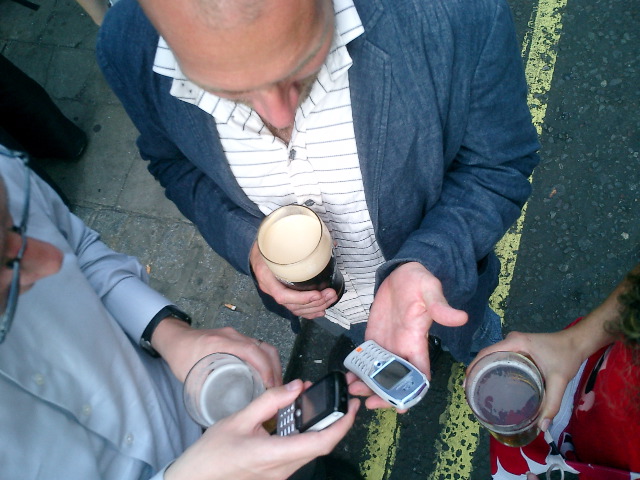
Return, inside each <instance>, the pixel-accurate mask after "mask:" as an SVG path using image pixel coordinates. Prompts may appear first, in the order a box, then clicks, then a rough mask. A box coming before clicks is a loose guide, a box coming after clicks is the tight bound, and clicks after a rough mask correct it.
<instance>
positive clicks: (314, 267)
mask: <svg viewBox="0 0 640 480" xmlns="http://www.w3.org/2000/svg"><path fill="white" fill-rule="evenodd" d="M258 249H259V250H260V254H261V255H262V258H263V259H264V261H265V262H266V264H267V266H268V267H269V269H270V270H271V272H272V273H273V274H274V275H275V276H276V278H277V279H278V280H280V282H282V283H283V284H285V285H286V286H288V287H289V288H292V289H294V290H323V289H325V288H333V289H334V290H335V291H336V293H337V294H338V301H339V300H340V298H341V297H342V294H343V293H344V278H343V277H342V274H341V273H340V269H339V268H338V266H337V265H336V259H335V255H334V252H333V241H332V239H331V234H330V233H329V230H328V229H327V226H326V225H325V224H324V223H323V222H322V220H321V219H320V217H318V215H316V213H315V212H314V211H313V210H311V209H309V208H307V207H304V206H302V205H287V206H285V207H280V208H278V209H277V210H274V211H273V212H271V213H270V214H269V215H267V216H266V217H265V218H264V220H263V221H262V223H261V224H260V228H259V230H258ZM336 303H337V302H336Z"/></svg>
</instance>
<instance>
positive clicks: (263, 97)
mask: <svg viewBox="0 0 640 480" xmlns="http://www.w3.org/2000/svg"><path fill="white" fill-rule="evenodd" d="M299 98H300V92H299V91H298V88H297V87H296V85H295V84H288V85H274V86H272V87H269V88H268V89H265V90H261V91H259V92H257V94H256V96H255V98H253V99H252V100H253V101H252V107H253V108H254V110H255V111H256V112H257V113H258V115H260V118H262V120H263V121H265V122H267V123H269V124H270V125H272V126H273V127H275V128H278V129H284V128H287V127H290V126H291V125H293V120H294V119H295V116H296V109H297V108H298V100H299Z"/></svg>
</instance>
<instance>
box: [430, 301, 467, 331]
mask: <svg viewBox="0 0 640 480" xmlns="http://www.w3.org/2000/svg"><path fill="white" fill-rule="evenodd" d="M428 312H429V315H430V316H431V318H432V319H433V321H434V322H436V323H439V324H440V325H444V326H446V327H459V326H461V325H464V324H465V323H467V320H468V316H467V313H466V312H464V311H462V310H457V309H455V308H453V307H450V306H449V305H448V304H447V303H446V302H434V303H432V304H430V305H429V306H428Z"/></svg>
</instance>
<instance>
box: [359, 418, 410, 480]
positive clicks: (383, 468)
mask: <svg viewBox="0 0 640 480" xmlns="http://www.w3.org/2000/svg"><path fill="white" fill-rule="evenodd" d="M375 415H376V416H375V418H374V419H373V420H372V421H371V422H370V423H369V425H368V432H367V446H366V448H365V452H364V458H365V459H366V460H365V461H364V462H362V463H361V464H360V473H361V474H362V476H363V477H365V478H366V479H369V480H372V479H376V480H383V479H387V478H389V475H390V474H391V467H392V466H393V463H394V462H395V459H396V445H397V444H398V442H399V441H400V424H399V423H398V414H397V413H396V411H395V410H390V409H385V410H376V412H375Z"/></svg>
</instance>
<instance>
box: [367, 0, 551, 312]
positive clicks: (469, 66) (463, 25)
mask: <svg viewBox="0 0 640 480" xmlns="http://www.w3.org/2000/svg"><path fill="white" fill-rule="evenodd" d="M432 3H438V2H432ZM468 3H469V2H458V1H453V2H439V5H445V6H444V7H443V8H445V9H446V8H451V9H455V8H457V9H458V10H457V11H454V12H453V13H451V12H449V14H450V16H449V18H450V19H451V18H453V19H452V20H450V22H451V23H450V25H449V26H448V28H447V29H446V30H448V33H449V34H450V35H451V38H450V39H449V38H443V37H444V35H443V34H442V31H439V32H437V35H436V34H435V33H432V34H433V37H436V36H437V37H438V38H440V41H441V42H443V43H446V42H447V41H449V42H450V44H451V45H452V46H451V48H450V52H451V53H450V56H448V57H446V56H445V55H441V56H438V55H440V54H438V53H437V52H436V53H432V52H433V50H434V49H433V48H432V47H430V46H429V44H432V42H433V41H434V38H433V37H429V36H427V38H426V40H425V39H423V41H424V42H425V45H424V47H423V48H424V49H425V50H426V51H427V52H428V53H427V56H428V60H427V63H430V64H431V65H434V64H436V63H437V62H440V64H441V65H448V66H449V67H450V70H447V69H443V70H447V71H450V72H451V73H449V74H448V75H449V76H447V74H442V73H441V72H436V73H433V77H434V83H436V84H438V83H439V84H440V87H441V88H443V85H444V84H445V83H446V82H445V81H444V80H443V78H445V79H446V81H451V84H450V85H448V86H447V88H448V90H446V89H443V91H444V90H446V91H447V95H448V97H447V102H448V103H446V104H445V103H442V104H439V105H438V107H440V108H441V111H447V112H448V113H447V115H448V116H444V118H443V131H444V134H443V150H444V169H445V170H444V173H443V181H442V184H441V191H440V195H439V197H438V199H437V200H436V201H435V202H434V203H433V205H432V206H430V207H429V208H428V209H426V211H425V213H424V214H423V217H422V220H421V221H420V224H419V228H417V229H415V230H414V231H413V232H412V233H410V234H409V235H408V237H407V238H406V240H405V241H404V242H403V243H402V245H401V246H400V247H399V249H398V251H397V253H395V254H394V256H393V258H390V259H389V262H388V263H387V264H385V265H384V266H383V268H382V269H381V271H380V272H379V276H378V279H379V281H382V279H384V278H385V277H386V275H388V273H389V272H390V271H391V270H392V269H393V268H395V266H397V265H398V264H400V263H403V262H407V261H419V262H420V263H422V264H423V265H425V267H426V268H427V269H429V271H431V272H432V273H433V274H434V275H435V276H436V277H438V278H439V279H440V280H441V282H442V284H443V288H444V292H445V295H446V296H447V298H448V299H449V300H450V301H451V302H453V303H456V304H460V303H464V302H466V301H467V300H469V298H470V297H471V296H472V295H473V294H474V292H475V291H476V289H477V287H478V262H479V261H480V260H481V259H483V258H484V257H485V256H486V255H488V254H489V253H490V252H491V251H492V250H493V248H494V246H495V244H496V243H497V242H498V241H499V240H500V238H501V237H502V236H503V235H504V233H505V232H506V231H507V229H508V228H509V227H510V226H511V225H512V224H513V223H514V222H515V221H516V219H517V218H518V216H519V215H520V213H521V209H522V207H523V206H524V204H525V202H526V200H527V198H528V196H529V194H530V192H531V184H530V181H529V176H530V175H531V173H532V171H533V169H534V167H535V166H536V165H537V163H538V161H539V158H538V155H537V153H536V152H537V150H538V148H539V143H538V139H537V133H536V131H535V128H534V126H533V124H532V122H531V114H530V112H529V109H528V106H527V85H526V81H525V76H524V69H523V63H522V58H521V55H520V50H519V48H518V42H517V40H516V35H515V31H514V26H513V21H512V17H511V12H510V10H509V7H508V5H507V4H506V2H503V1H502V0H497V1H486V2H473V3H474V5H475V6H474V7H473V8H471V7H469V6H468V5H467V6H468V7H469V8H471V11H470V12H466V13H461V12H460V11H459V9H460V8H461V7H460V5H463V4H468ZM454 5H456V6H454ZM478 5H479V6H478ZM475 8H479V9H480V10H475ZM432 18H433V17H432ZM460 19H465V21H464V22H463V21H461V20H460ZM444 50H446V48H444ZM429 55H430V56H429ZM445 57H446V59H445V60H442V58H445ZM434 58H436V59H437V60H434ZM439 75H442V78H441V77H439ZM444 96H445V95H441V96H440V97H439V98H443V97H444ZM443 105H446V107H447V108H446V109H445V108H444V107H443Z"/></svg>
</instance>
